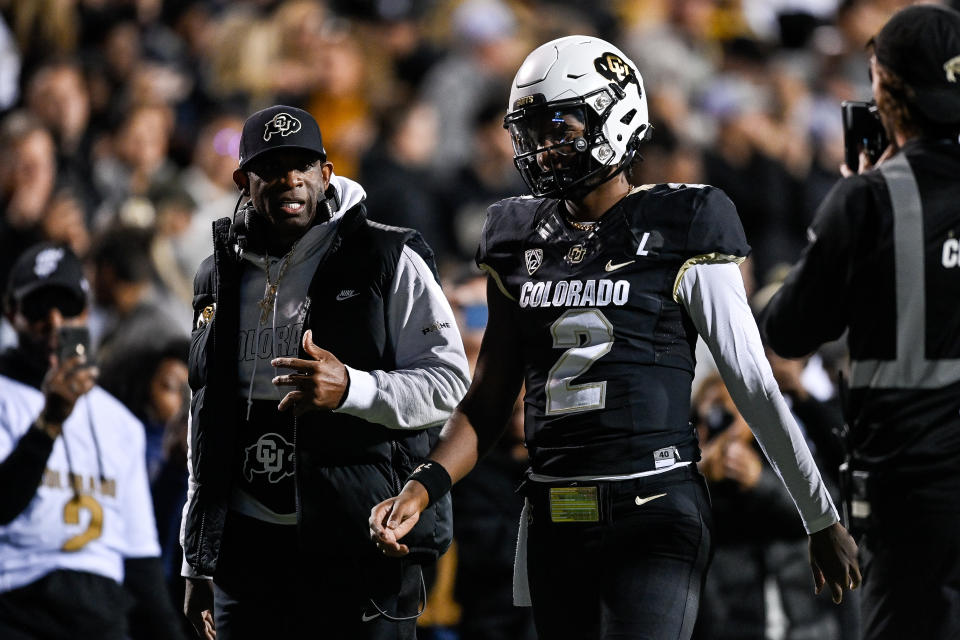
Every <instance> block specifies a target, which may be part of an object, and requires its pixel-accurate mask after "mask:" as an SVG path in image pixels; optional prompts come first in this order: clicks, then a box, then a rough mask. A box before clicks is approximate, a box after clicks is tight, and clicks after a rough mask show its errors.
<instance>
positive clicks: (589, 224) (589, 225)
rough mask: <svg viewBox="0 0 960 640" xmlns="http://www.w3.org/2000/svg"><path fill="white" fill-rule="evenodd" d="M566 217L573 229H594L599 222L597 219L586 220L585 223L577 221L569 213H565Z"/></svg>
mask: <svg viewBox="0 0 960 640" xmlns="http://www.w3.org/2000/svg"><path fill="white" fill-rule="evenodd" d="M566 218H567V222H569V223H570V226H572V227H573V228H574V229H579V230H580V231H590V230H591V229H596V228H597V225H599V224H600V221H599V220H597V221H594V222H586V223H585V222H578V221H577V220H574V219H573V218H571V217H570V215H569V214H567V216H566Z"/></svg>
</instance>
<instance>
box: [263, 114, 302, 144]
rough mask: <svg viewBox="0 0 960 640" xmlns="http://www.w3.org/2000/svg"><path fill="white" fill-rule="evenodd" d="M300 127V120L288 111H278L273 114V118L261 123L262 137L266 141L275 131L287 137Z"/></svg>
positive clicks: (268, 140)
mask: <svg viewBox="0 0 960 640" xmlns="http://www.w3.org/2000/svg"><path fill="white" fill-rule="evenodd" d="M300 127H301V124H300V121H299V120H297V119H296V118H294V117H293V116H292V115H290V114H289V113H278V114H277V115H275V116H273V120H270V121H269V122H267V123H266V124H265V125H263V139H264V141H266V142H270V138H272V137H273V134H275V133H279V134H280V135H281V136H283V137H287V136H288V135H290V134H291V133H296V132H297V131H300Z"/></svg>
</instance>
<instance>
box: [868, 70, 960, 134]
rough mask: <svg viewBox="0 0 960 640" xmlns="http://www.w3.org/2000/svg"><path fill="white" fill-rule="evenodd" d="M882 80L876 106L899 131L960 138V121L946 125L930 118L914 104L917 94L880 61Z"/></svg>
mask: <svg viewBox="0 0 960 640" xmlns="http://www.w3.org/2000/svg"><path fill="white" fill-rule="evenodd" d="M876 69H877V76H878V80H879V83H878V84H879V90H878V91H877V95H876V99H877V107H878V108H879V109H880V112H881V113H883V114H884V115H885V116H886V117H887V118H888V119H889V121H890V124H891V125H892V126H893V128H894V129H896V130H897V131H902V132H903V133H905V134H907V135H908V136H919V137H922V138H952V139H956V138H957V137H958V136H960V122H952V123H948V124H943V123H940V122H934V121H933V120H931V119H929V118H927V117H926V116H925V115H923V113H922V112H921V111H920V109H919V108H917V105H916V103H915V102H914V99H915V93H914V91H913V89H912V88H910V86H908V85H907V83H906V82H904V81H903V78H901V77H900V76H899V75H898V74H896V73H894V72H893V71H891V70H890V69H888V68H887V67H885V66H883V64H881V63H880V62H879V61H878V62H877V64H876Z"/></svg>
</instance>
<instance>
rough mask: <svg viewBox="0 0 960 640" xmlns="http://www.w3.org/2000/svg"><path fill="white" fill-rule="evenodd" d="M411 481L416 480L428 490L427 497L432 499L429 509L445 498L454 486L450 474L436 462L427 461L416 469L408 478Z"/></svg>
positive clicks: (428, 504)
mask: <svg viewBox="0 0 960 640" xmlns="http://www.w3.org/2000/svg"><path fill="white" fill-rule="evenodd" d="M411 480H416V481H417V482H419V483H420V484H422V485H423V487H424V488H425V489H426V490H427V497H428V498H429V499H430V501H429V502H428V503H427V506H428V507H429V506H430V505H432V504H433V503H434V502H436V501H437V500H439V499H440V498H442V497H443V496H445V495H446V494H447V492H448V491H450V487H451V486H453V480H451V479H450V474H449V473H447V470H446V469H444V468H443V465H442V464H440V463H439V462H437V461H436V460H427V461H426V462H424V463H423V464H421V465H420V466H419V467H417V468H416V469H414V470H413V473H411V474H410V475H409V476H407V482H410V481H411Z"/></svg>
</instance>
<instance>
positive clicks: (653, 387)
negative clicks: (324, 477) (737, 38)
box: [370, 36, 860, 640]
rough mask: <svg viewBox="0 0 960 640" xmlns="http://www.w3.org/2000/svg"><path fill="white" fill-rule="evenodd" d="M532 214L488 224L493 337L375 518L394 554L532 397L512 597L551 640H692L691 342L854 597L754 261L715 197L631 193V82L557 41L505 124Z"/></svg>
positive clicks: (852, 550)
mask: <svg viewBox="0 0 960 640" xmlns="http://www.w3.org/2000/svg"><path fill="white" fill-rule="evenodd" d="M504 124H505V126H506V128H507V129H508V130H509V132H510V135H511V137H512V140H513V145H514V151H515V155H514V161H515V164H516V166H517V168H518V170H519V171H520V173H521V175H522V176H523V178H524V180H525V181H526V183H527V185H528V187H529V188H530V190H531V192H532V194H533V195H532V197H530V196H525V197H520V198H510V199H507V200H503V201H501V202H498V203H496V204H494V205H493V206H492V207H490V209H489V211H488V215H487V221H486V225H485V227H484V230H483V233H482V237H481V239H480V247H479V250H478V252H477V263H478V264H479V266H480V267H481V268H482V269H483V270H485V271H486V272H487V273H488V274H489V278H488V298H489V308H490V311H489V322H488V325H487V330H486V334H485V336H484V339H483V344H482V347H481V350H480V354H479V359H478V363H477V367H476V372H475V376H474V379H473V384H472V386H471V387H470V390H469V391H468V393H467V395H466V397H465V398H464V400H463V401H462V402H461V404H460V405H459V407H458V408H457V410H456V411H455V412H454V414H453V416H452V417H451V418H450V420H449V421H448V422H447V424H446V425H445V427H444V429H443V432H442V435H441V439H440V442H439V443H438V445H437V446H436V447H435V448H434V450H433V451H432V452H431V454H430V456H429V458H430V459H429V460H428V461H426V462H424V464H422V465H421V466H420V467H419V468H418V469H417V470H416V471H414V473H413V474H411V476H410V477H409V479H408V482H407V483H406V485H405V486H404V488H403V490H402V492H401V493H400V494H399V496H397V497H396V498H394V499H391V500H387V501H385V502H382V503H381V504H379V505H377V506H376V507H375V508H374V509H373V510H372V512H371V516H370V527H371V536H372V537H373V539H374V540H375V541H377V543H378V545H379V546H380V548H381V550H382V551H383V553H385V554H388V555H392V554H403V553H404V552H405V551H406V545H404V544H403V536H404V535H405V533H406V532H407V531H408V530H409V529H410V527H411V526H412V525H413V524H414V523H415V522H416V521H417V518H418V514H419V512H420V511H421V510H422V509H424V508H426V506H427V505H428V504H429V503H432V501H434V500H437V499H438V498H439V496H441V495H442V494H443V493H444V492H445V491H446V490H447V489H448V488H449V486H450V483H451V482H452V481H456V480H458V479H460V478H461V477H463V476H464V475H465V474H466V473H467V472H468V471H469V470H470V469H471V468H472V467H473V465H474V464H475V463H476V461H477V458H478V457H479V456H481V455H483V454H484V453H485V452H486V451H488V450H489V449H490V447H491V444H492V443H493V442H494V441H495V440H496V439H497V438H498V437H499V436H500V434H501V432H502V430H503V427H504V425H505V424H506V422H507V418H508V416H509V415H510V408H511V405H512V402H513V398H514V397H515V396H516V394H517V392H518V390H519V389H520V386H521V383H525V384H526V394H525V398H524V403H525V434H526V443H527V447H528V449H529V454H530V460H531V465H530V470H529V472H528V477H527V481H526V483H525V485H524V487H523V492H524V494H525V496H526V498H527V505H526V507H525V508H524V514H523V515H522V516H521V520H522V522H521V533H520V540H519V543H518V551H517V575H516V576H515V580H514V591H515V601H516V602H517V603H518V604H520V603H525V601H527V599H528V598H529V600H531V601H532V605H533V612H534V617H535V620H536V625H537V630H538V633H539V634H540V636H541V637H544V638H550V639H551V640H554V639H556V638H580V639H582V638H689V637H690V634H691V632H692V628H693V623H694V620H695V619H696V612H697V605H698V599H699V594H700V589H701V584H702V580H703V575H704V571H705V569H706V566H707V563H708V559H709V556H710V548H711V528H712V520H711V515H710V509H709V499H708V496H707V491H706V488H705V485H704V481H703V477H702V476H701V475H700V473H699V472H698V471H697V467H696V462H697V460H698V459H699V456H700V452H699V447H698V443H697V437H696V435H695V433H694V430H693V428H692V427H691V426H690V423H689V415H690V390H691V383H692V380H693V371H694V346H695V342H696V339H697V334H699V335H701V336H702V337H703V338H704V340H705V341H706V342H707V344H708V345H709V347H710V349H711V352H712V354H713V356H714V358H715V360H716V362H717V365H718V367H719V368H720V371H721V373H722V375H723V377H724V380H725V381H726V384H727V386H728V388H729V389H730V392H731V394H732V396H733V398H734V399H735V401H736V403H737V406H738V408H739V409H740V411H741V413H742V414H743V415H744V417H745V418H746V419H747V421H748V422H749V424H750V426H751V428H752V429H753V431H754V433H755V434H756V436H757V440H758V441H759V442H760V444H761V446H762V447H763V449H764V451H765V453H766V455H767V457H768V458H769V459H770V461H771V463H772V465H773V467H774V469H776V471H777V473H778V474H779V475H780V477H781V479H782V480H783V481H784V483H785V484H786V486H787V488H788V490H789V491H790V494H791V496H792V497H793V500H794V502H795V503H796V505H797V508H798V510H799V512H800V516H801V518H802V520H803V524H804V526H805V527H806V530H807V532H808V533H809V534H810V561H811V567H812V571H813V576H814V581H815V583H816V590H817V592H819V591H820V590H821V589H822V588H823V587H824V585H827V586H828V587H829V589H830V591H831V592H832V595H833V598H834V600H835V601H840V599H841V598H842V595H843V590H844V589H851V588H855V587H856V586H858V585H859V582H860V573H859V567H858V565H857V560H856V551H857V550H856V545H855V544H854V542H853V540H852V539H851V537H850V536H849V535H848V534H847V532H846V530H845V529H844V528H843V526H841V525H840V524H839V519H838V517H837V512H836V509H835V507H834V505H833V502H832V501H831V499H830V495H829V494H828V493H827V489H826V488H825V487H824V484H823V482H822V481H821V478H820V473H819V471H818V470H817V467H816V465H815V464H814V462H813V459H812V458H811V455H810V451H809V450H808V448H807V445H806V444H805V441H804V438H803V435H802V433H801V432H800V430H799V428H798V427H797V424H796V422H795V421H794V419H793V418H792V417H791V414H790V411H789V409H788V408H787V406H786V404H785V403H784V400H783V398H782V396H781V395H780V392H779V390H778V388H777V385H776V382H775V381H774V378H773V375H772V373H771V371H770V366H769V364H768V362H767V361H766V359H765V357H764V352H763V347H762V346H761V342H760V337H759V333H758V331H757V327H756V324H755V322H754V320H753V316H752V315H751V313H750V308H749V306H748V305H747V300H746V295H745V292H744V287H743V282H742V279H741V276H740V271H739V268H738V266H737V265H738V264H739V263H740V262H741V261H743V259H744V258H745V257H746V256H747V254H748V253H749V251H750V247H749V246H748V245H747V242H746V238H745V237H744V233H743V228H742V227H741V224H740V220H739V218H738V216H737V212H736V209H735V208H734V206H733V204H732V203H731V202H730V200H729V199H728V198H727V197H726V196H725V195H724V194H723V192H721V191H720V190H719V189H715V188H713V187H709V186H705V185H687V184H660V185H646V186H642V187H637V188H633V187H632V186H631V184H630V181H629V177H630V175H629V172H630V167H631V165H632V163H633V162H634V160H635V159H637V155H636V154H637V150H638V146H639V144H640V143H641V142H642V141H643V140H644V138H645V137H646V136H647V135H649V132H650V124H649V122H648V120H647V100H646V95H645V93H644V87H643V80H642V78H641V77H640V74H639V73H638V72H637V67H636V66H635V65H634V64H633V62H631V61H630V60H629V59H628V58H627V57H626V56H625V55H624V54H623V53H622V52H620V51H619V50H618V49H617V48H616V47H614V46H612V45H611V44H609V43H607V42H604V41H603V40H599V39H596V38H592V37H584V36H569V37H565V38H560V39H558V40H554V41H552V42H549V43H547V44H545V45H543V46H541V47H539V48H538V49H536V50H534V51H533V52H532V53H531V54H530V55H529V56H528V57H527V59H526V61H525V62H524V63H523V65H522V66H521V67H520V70H519V71H518V72H517V75H516V78H515V79H514V81H513V86H512V91H511V95H510V104H509V112H508V113H507V116H506V119H505V123H504Z"/></svg>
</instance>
